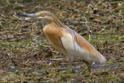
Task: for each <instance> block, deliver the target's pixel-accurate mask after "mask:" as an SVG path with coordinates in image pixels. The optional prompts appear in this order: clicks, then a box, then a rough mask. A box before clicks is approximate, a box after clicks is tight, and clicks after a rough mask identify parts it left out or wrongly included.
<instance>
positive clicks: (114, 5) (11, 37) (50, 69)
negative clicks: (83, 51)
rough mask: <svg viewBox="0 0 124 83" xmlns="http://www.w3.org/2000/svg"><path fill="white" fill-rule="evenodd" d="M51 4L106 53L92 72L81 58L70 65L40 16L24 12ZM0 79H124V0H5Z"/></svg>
mask: <svg viewBox="0 0 124 83" xmlns="http://www.w3.org/2000/svg"><path fill="white" fill-rule="evenodd" d="M40 10H48V11H51V12H53V13H54V14H55V15H56V16H57V17H58V18H59V19H60V20H61V21H62V22H63V23H65V24H66V25H67V26H69V27H70V28H72V29H73V30H76V31H77V32H78V33H80V34H81V35H82V36H84V37H85V38H86V39H87V40H88V41H89V42H91V43H92V44H93V45H94V46H95V47H96V48H97V49H98V50H99V51H100V52H101V53H102V54H103V55H104V56H105V57H106V58H107V64H106V66H105V67H103V68H101V69H92V72H89V71H88V69H87V66H86V64H85V63H84V62H82V61H75V62H74V63H73V64H72V65H69V62H68V61H67V60H66V58H65V56H63V55H62V54H60V53H58V52H57V51H56V50H54V49H53V48H52V47H51V46H50V45H49V43H48V42H47V40H46V38H45V37H44V34H43V32H42V29H41V27H42V26H41V23H40V22H39V21H36V20H31V21H24V20H19V19H17V18H16V17H15V16H14V15H15V13H20V12H36V11H40ZM0 11H1V14H0V83H100V82H101V83H123V82H124V2H123V1H122V0H110V1H107V0H101V1H97V0H89V1H88V0H84V1H81V0H76V1H73V0H37V1H36V0H20V1H16V0H1V1H0Z"/></svg>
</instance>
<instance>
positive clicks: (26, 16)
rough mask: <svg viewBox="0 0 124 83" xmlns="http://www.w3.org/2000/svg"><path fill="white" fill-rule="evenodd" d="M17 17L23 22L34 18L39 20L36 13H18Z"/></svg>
mask: <svg viewBox="0 0 124 83" xmlns="http://www.w3.org/2000/svg"><path fill="white" fill-rule="evenodd" d="M16 17H17V18H19V19H21V20H30V19H32V18H37V17H38V15H37V14H36V13H17V14H16Z"/></svg>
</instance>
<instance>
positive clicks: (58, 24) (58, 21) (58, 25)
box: [51, 17, 66, 28]
mask: <svg viewBox="0 0 124 83" xmlns="http://www.w3.org/2000/svg"><path fill="white" fill-rule="evenodd" d="M51 23H54V24H55V25H56V26H57V27H61V28H65V27H66V25H65V24H64V23H62V22H61V21H60V20H59V19H58V18H57V17H54V20H53V21H52V22H51Z"/></svg>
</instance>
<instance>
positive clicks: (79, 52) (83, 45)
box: [17, 10, 106, 68]
mask: <svg viewBox="0 0 124 83" xmlns="http://www.w3.org/2000/svg"><path fill="white" fill-rule="evenodd" d="M17 15H18V16H23V17H25V18H30V19H33V18H34V19H41V22H42V23H43V33H44V34H45V36H46V39H47V40H48V41H49V43H50V44H51V45H52V46H53V47H54V48H55V49H56V50H58V51H59V52H60V53H62V54H63V55H65V56H68V57H69V61H70V62H73V61H74V60H75V59H80V60H82V61H84V62H85V63H86V64H87V65H90V67H91V68H96V67H99V66H103V65H105V63H106V58H105V57H104V56H103V55H102V54H101V53H100V52H99V51H98V50H97V49H96V48H95V47H94V46H93V45H92V44H90V43H89V42H88V41H87V40H86V39H85V38H84V37H83V36H81V35H80V34H79V33H77V32H76V31H74V30H72V29H71V28H69V27H68V26H67V25H65V24H64V23H63V22H61V21H60V20H59V19H58V18H57V16H55V15H54V14H53V13H51V12H50V11H45V10H42V11H38V12H35V13H19V14H17Z"/></svg>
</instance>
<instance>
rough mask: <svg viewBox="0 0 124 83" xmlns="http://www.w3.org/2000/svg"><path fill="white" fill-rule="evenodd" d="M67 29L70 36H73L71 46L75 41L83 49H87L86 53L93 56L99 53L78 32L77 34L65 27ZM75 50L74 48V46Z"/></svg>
mask: <svg viewBox="0 0 124 83" xmlns="http://www.w3.org/2000/svg"><path fill="white" fill-rule="evenodd" d="M67 31H68V32H69V33H70V34H71V36H72V38H73V41H74V42H73V43H74V44H73V47H76V46H75V42H76V44H77V45H78V46H79V47H80V48H82V49H84V50H85V51H87V53H89V54H91V55H93V56H95V55H98V54H100V53H99V52H98V51H97V50H96V49H95V48H94V47H93V46H92V45H91V44H90V43H89V42H88V41H87V40H86V39H85V38H83V37H82V36H81V35H80V34H78V33H77V32H75V31H74V30H72V29H70V28H67ZM74 49H75V50H76V48H74Z"/></svg>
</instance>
